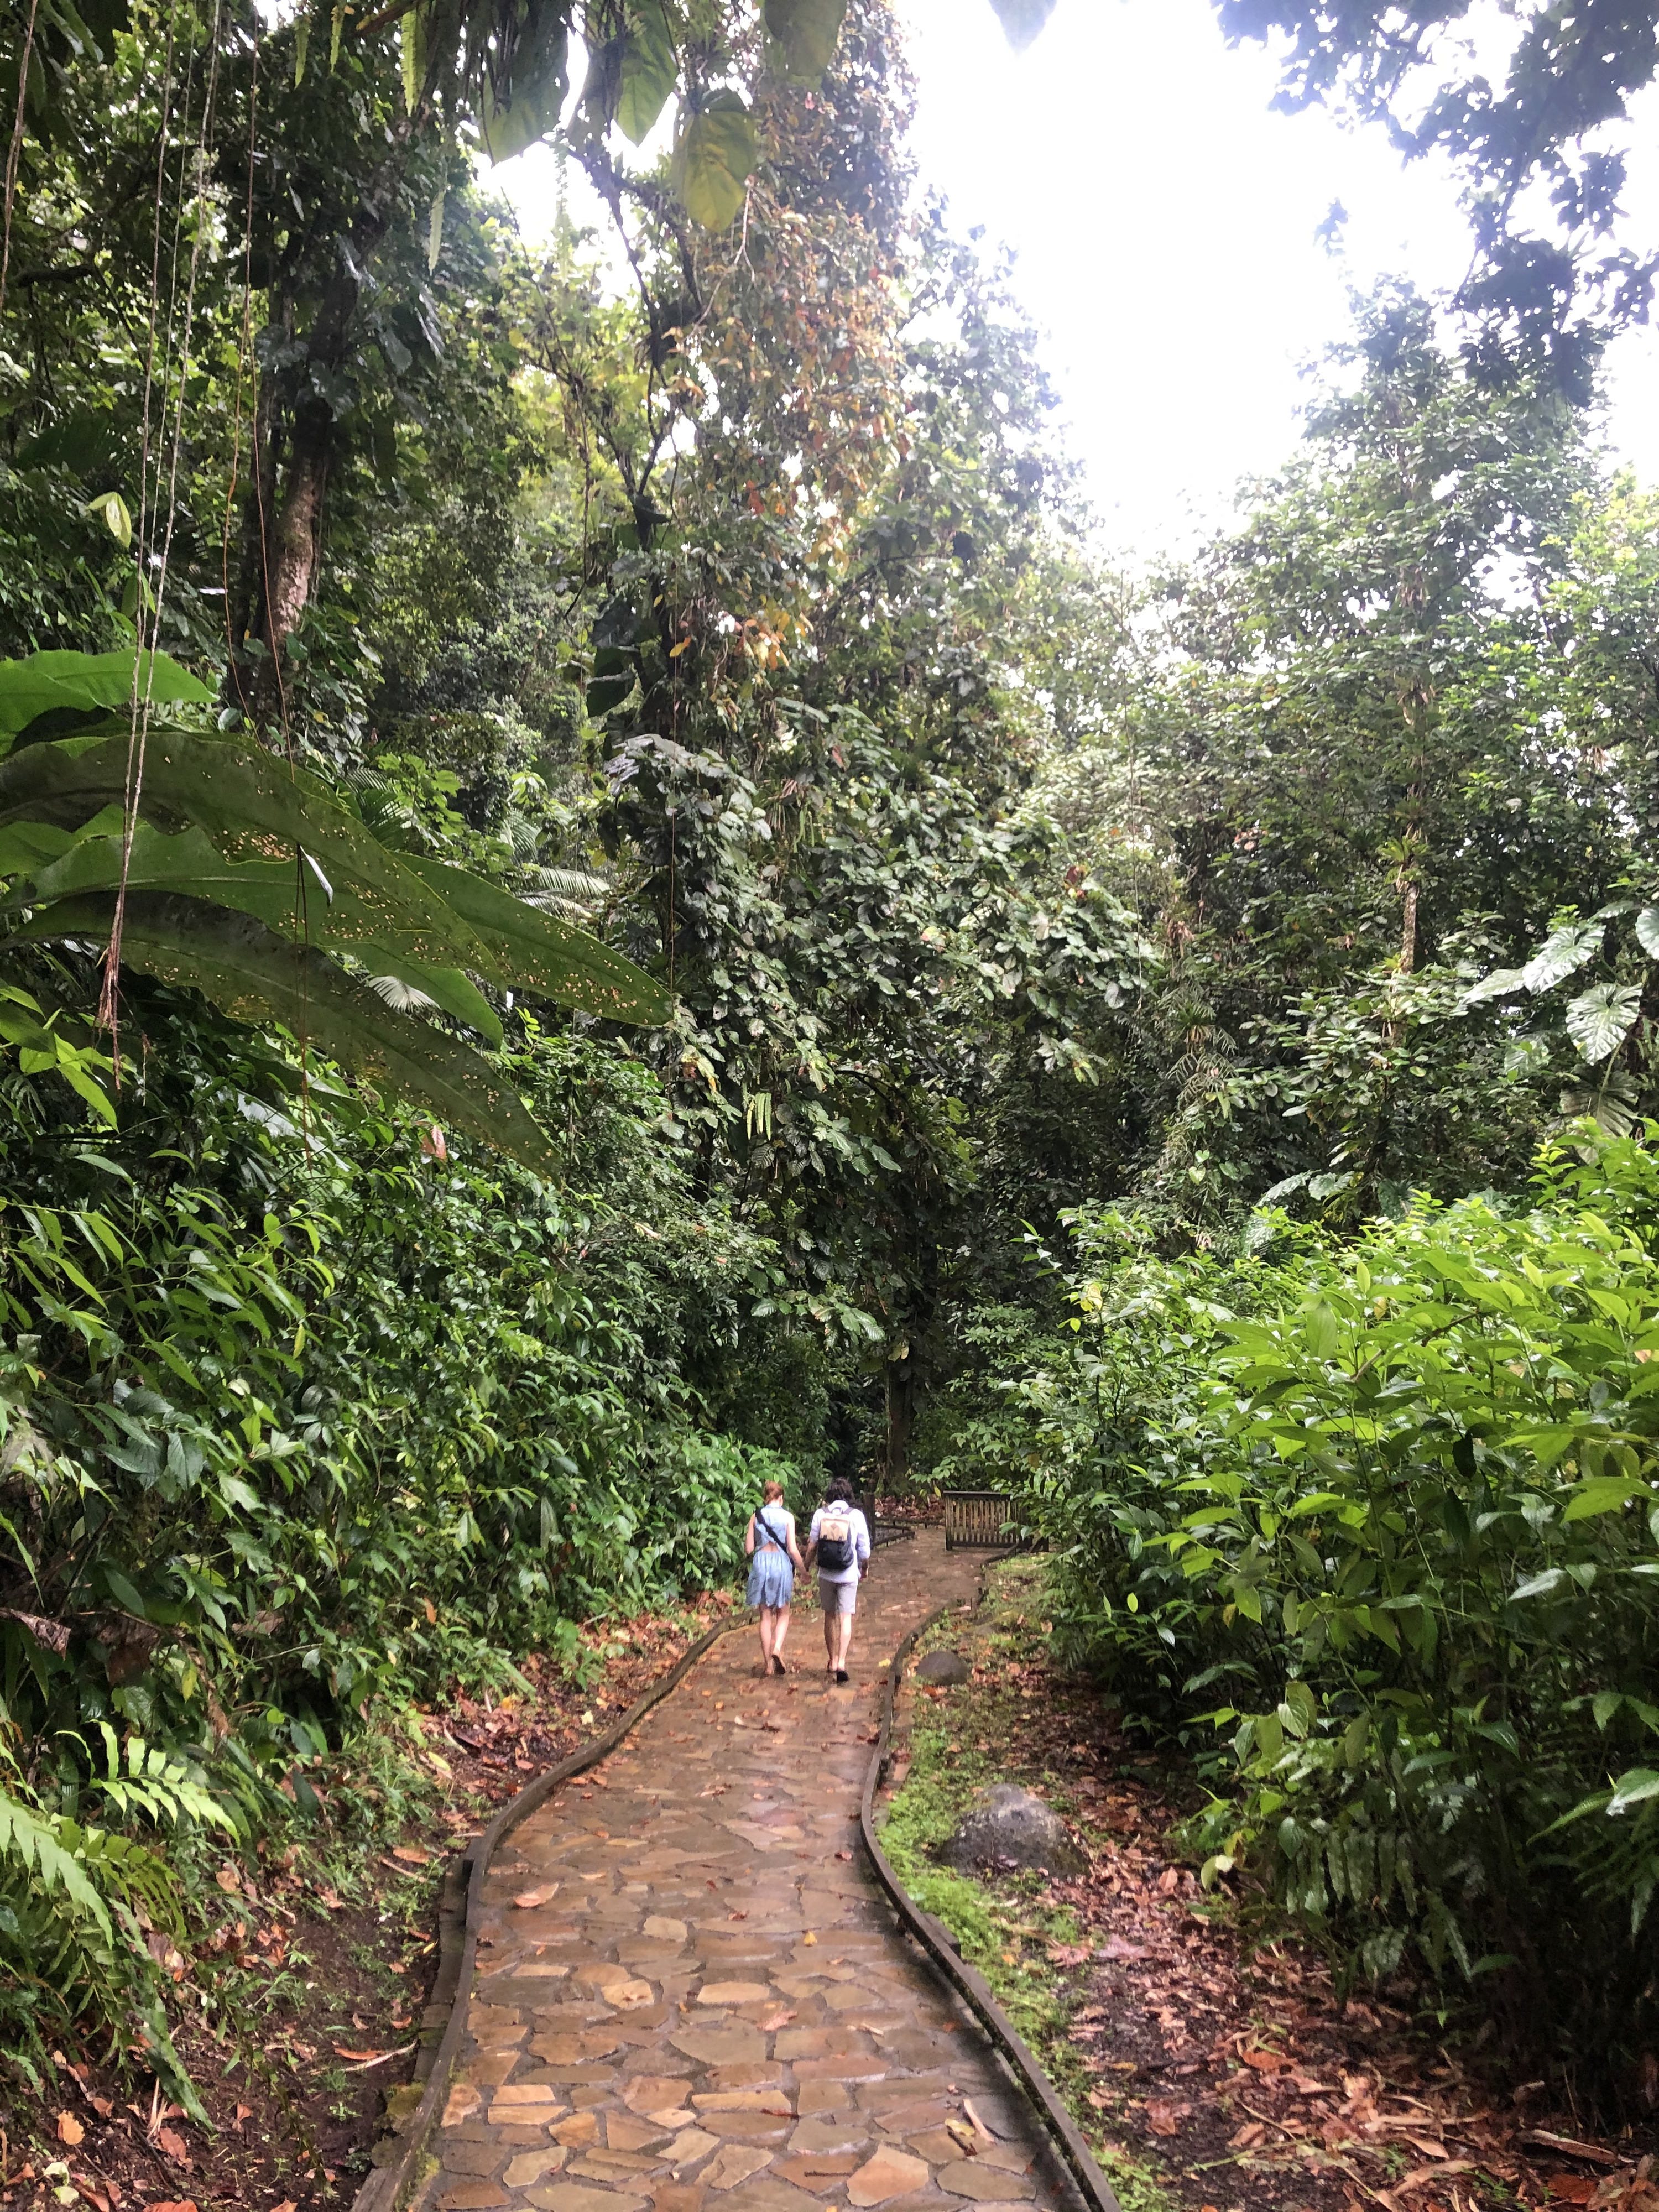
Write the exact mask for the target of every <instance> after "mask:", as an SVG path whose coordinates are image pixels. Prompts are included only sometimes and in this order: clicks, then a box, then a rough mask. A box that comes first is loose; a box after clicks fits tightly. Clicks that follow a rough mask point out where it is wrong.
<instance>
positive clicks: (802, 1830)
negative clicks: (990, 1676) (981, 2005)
mask: <svg viewBox="0 0 1659 2212" xmlns="http://www.w3.org/2000/svg"><path fill="white" fill-rule="evenodd" d="M979 1571H980V1570H979V1563H978V1562H977V1560H976V1559H975V1557H974V1555H972V1554H971V1553H970V1554H967V1555H965V1556H964V1555H963V1554H962V1553H946V1552H945V1549H944V1546H943V1541H942V1540H941V1538H940V1535H939V1532H938V1531H937V1530H931V1531H927V1532H925V1533H924V1534H921V1536H919V1537H918V1538H917V1539H916V1540H915V1541H914V1542H912V1543H905V1544H896V1545H891V1546H885V1547H883V1550H882V1552H881V1554H880V1556H879V1558H878V1560H877V1563H876V1571H875V1572H874V1573H873V1574H872V1577H870V1579H869V1581H868V1582H867V1583H866V1584H865V1585H864V1587H863V1589H861V1590H860V1613H859V1622H858V1630H857V1633H856V1637H855V1641H854V1654H853V1667H852V1674H853V1680H852V1683H851V1685H850V1686H848V1688H846V1689H844V1690H835V1689H832V1688H829V1686H827V1685H826V1682H825V1679H824V1675H823V1644H822V1641H821V1631H820V1628H819V1623H818V1620H817V1615H816V1614H812V1615H805V1614H798V1615H797V1617H796V1620H795V1623H794V1626H793V1634H792V1638H791V1643H790V1647H789V1651H788V1656H789V1658H790V1659H791V1661H792V1662H793V1663H794V1665H795V1666H796V1667H797V1668H799V1672H795V1673H792V1674H790V1675H789V1676H788V1677H787V1679H786V1680H778V1679H776V1678H774V1679H773V1680H770V1681H765V1680H761V1679H759V1678H758V1677H757V1675H756V1674H755V1668H756V1665H757V1659H758V1649H759V1647H758V1641H757V1638H756V1637H755V1636H754V1635H753V1634H752V1632H750V1633H743V1632H739V1633H738V1634H736V1635H732V1636H728V1637H726V1638H723V1639H722V1640H721V1641H720V1643H719V1644H716V1645H715V1646H714V1650H712V1651H711V1652H710V1653H709V1654H708V1657H707V1658H706V1659H704V1660H703V1661H702V1663H701V1664H700V1665H699V1666H698V1667H697V1668H696V1669H695V1670H694V1671H693V1672H692V1673H691V1674H690V1675H689V1676H688V1677H687V1679H686V1680H685V1681H684V1682H683V1683H682V1684H681V1685H680V1686H679V1688H678V1690H676V1691H675V1692H673V1694H672V1695H671V1697H669V1698H667V1699H665V1700H664V1701H663V1703H662V1704H661V1705H658V1706H657V1707H656V1708H655V1709H654V1710H653V1711H652V1712H650V1713H649V1714H647V1717H646V1718H645V1720H644V1721H643V1722H642V1723H641V1726H640V1728H639V1729H638V1730H637V1731H636V1733H635V1735H633V1736H631V1737H630V1738H629V1740H628V1741H627V1742H626V1743H625V1744H624V1745H623V1747H622V1748H621V1749H620V1750H618V1751H617V1752H616V1753H613V1754H612V1755H611V1758H610V1759H607V1760H606V1761H605V1765H603V1766H601V1767H599V1768H598V1769H596V1770H594V1771H592V1773H590V1774H588V1775H585V1776H583V1777H581V1778H579V1779H577V1780H575V1781H573V1782H570V1783H568V1784H565V1786H564V1787H563V1788H562V1789H561V1790H559V1791H558V1792H557V1793H556V1795H555V1796H553V1797H552V1798H550V1800H549V1802H547V1803H546V1804H545V1805H544V1806H543V1807H541V1808H539V1810H538V1811H537V1812H536V1813H535V1814H533V1815H532V1817H531V1818H530V1820H527V1821H526V1823H525V1824H524V1826H522V1827H520V1828H519V1829H517V1830H516V1831H515V1832H513V1834H512V1835H511V1836H509V1837H508V1838H507V1843H506V1844H505V1845H504V1846H503V1849H502V1852H501V1857H499V1858H498V1859H497V1861H496V1863H495V1869H494V1870H493V1875H492V1880H491V1883H490V1887H489V1893H488V1910H487V1912H486V1916H485V1923H484V1925H483V1929H482V1930H481V1936H480V1948H479V1954H478V1955H479V1963H478V1972H477V1981H476V1983H475V1984H474V1987H473V1990H472V1995H471V2012H470V2016H469V2021H468V2028H469V2039H468V2044H467V2047H466V2051H465V2055H464V2057H463V2058H462V2060H461V2062H460V2063H459V2067H458V2069H457V2071H456V2075H455V2077H454V2086H453V2088H452V2090H451V2093H450V2096H449V2100H448V2105H447V2109H446V2111H445V2113H444V2118H443V2128H442V2133H441V2138H440V2141H439V2143H438V2146H437V2148H438V2149H439V2152H440V2154H441V2158H442V2162H443V2170H442V2172H441V2174H440V2175H439V2176H438V2177H437V2179H436V2180H435V2183H434V2184H433V2186H432V2189H431V2191H430V2192H429V2193H428V2197H427V2198H426V2200H425V2201H426V2202H427V2203H430V2204H433V2205H441V2206H442V2207H444V2208H446V2212H467V2209H468V2208H471V2207H474V2206H479V2207H483V2206H492V2205H512V2206H520V2205H534V2206H536V2207H538V2208H540V2212H647V2205H649V2206H651V2207H653V2208H654V2212H825V2208H828V2207H831V2206H833V2207H837V2208H838V2207H841V2206H845V2205H851V2206H854V2207H858V2208H865V2207H870V2206H875V2205H881V2206H884V2207H885V2208H887V2212H968V2208H969V2204H970V2203H972V2202H975V2201H978V2202H981V2203H984V2202H987V2201H994V2202H1002V2201H1007V2202H1009V2203H1010V2212H1054V2208H1056V2207H1057V2206H1058V2205H1059V2204H1060V2203H1061V2202H1062V2199H1064V2200H1065V2201H1066V2202H1067V2203H1075V2202H1076V2200H1075V2198H1074V2197H1073V2193H1072V2192H1071V2191H1070V2189H1069V2186H1068V2185H1067V2184H1066V2181H1065V2180H1064V2179H1062V2178H1061V2176H1060V2172H1058V2170H1057V2169H1056V2167H1055V2166H1054V2164H1053V2162H1052V2160H1051V2154H1049V2153H1048V2149H1047V2147H1046V2144H1045V2142H1043V2141H1042V2137H1041V2134H1040V2130H1038V2128H1037V2126H1036V2122H1035V2121H1034V2120H1032V2119H1031V2118H1030V2115H1029V2111H1028V2108H1027V2107H1026V2106H1024V2104H1023V2102H1022V2101H1021V2100H1019V2099H1018V2097H1017V2096H1016V2095H1015V2094H1014V2093H1013V2092H1012V2087H1010V2085H1009V2082H1008V2079H1007V2077H1006V2075H1004V2074H1002V2072H1001V2071H1000V2068H999V2067H998V2065H997V2063H996V2062H995V2061H994V2058H993V2057H992V2055H991V2053H990V2051H989V2050H988V2048H987V2045H985V2043H984V2042H983V2041H982V2040H981V2037H980V2035H979V2034H978V2033H977V2031H976V2030H975V2028H974V2027H973V2026H972V2025H971V2023H970V2020H969V2015H967V2014H966V2013H965V2012H963V2011H960V2010H959V2009H958V2008H957V2006H956V2004H955V2002H954V2001H953V2000H952V1999H951V1996H949V1995H948V1993H947V1992H946V1990H945V1988H944V1986H943V1985H942V1984H940V1983H939V1982H938V1981H936V1980H935V1978H933V1975H932V1974H931V1973H930V1972H929V1971H928V1970H927V1966H926V1965H925V1964H924V1962H923V1960H922V1959H921V1955H920V1954H919V1953H918V1952H917V1951H916V1950H915V1948H913V1947H911V1946H910V1945H908V1944H907V1943H906V1942H903V1941H902V1940H901V1938H900V1937H899V1936H898V1935H897V1934H896V1932H895V1927H894V1922H893V1918H892V1915H891V1912H890V1908H889V1907H888V1906H887V1905H886V1904H885V1902H884V1899H882V1897H881V1893H880V1892H879V1891H878V1888H877V1887H876V1885H875V1882H874V1880H873V1877H872V1875H870V1874H869V1872H868V1870H867V1868H866V1863H865V1860H864V1855H863V1852H862V1850H860V1846H859V1841H858V1837H859V1830H858V1817H857V1816H858V1803H859V1797H860V1792H861V1790H862V1787H863V1780H864V1774H865V1770H866V1764H867V1761H868V1759H869V1756H870V1741H871V1738H872V1733H873V1730H874V1729H875V1726H876V1717H877V1714H878V1699H879V1692H880V1682H881V1676H882V1674H883V1673H884V1670H885V1668H886V1666H887V1663H888V1662H889V1660H890V1658H891V1656H892V1654H893V1651H894V1650H895V1649H896V1646H897V1644H898V1643H899V1642H900V1640H901V1639H902V1637H903V1636H904V1635H905V1633H906V1632H908V1630H909V1629H910V1628H911V1627H913V1626H915V1623H916V1622H917V1621H918V1620H921V1619H922V1618H923V1617H924V1616H925V1615H926V1614H927V1613H930V1612H932V1611H933V1608H934V1607H936V1606H939V1605H940V1604H943V1603H944V1602H945V1601H947V1600H949V1599H951V1598H956V1597H965V1596H969V1595H971V1594H972V1592H973V1590H974V1588H975V1583H976V1582H977V1579H978V1575H979Z"/></svg>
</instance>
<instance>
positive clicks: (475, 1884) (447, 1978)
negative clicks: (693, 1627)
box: [351, 1614, 1115, 2212]
mask: <svg viewBox="0 0 1659 2212" xmlns="http://www.w3.org/2000/svg"><path fill="white" fill-rule="evenodd" d="M747 1626H749V1620H748V1616H747V1615H746V1614H744V1615H742V1616H740V1617H739V1618H738V1620H723V1621H721V1622H720V1624H719V1625H718V1626H716V1627H714V1628H711V1629H709V1630H708V1632H707V1633H706V1634H704V1635H702V1636H700V1637H699V1638H697V1640H696V1643H695V1644H690V1646H688V1648H687V1649H686V1650H684V1651H683V1652H682V1653H681V1654H680V1656H679V1657H678V1659H677V1660H676V1661H675V1662H674V1664H673V1665H672V1666H671V1668H669V1670H668V1672H667V1673H666V1674H665V1675H664V1676H663V1677H662V1678H661V1680H659V1681H656V1682H653V1684H652V1685H651V1686H650V1688H649V1689H648V1690H647V1692H645V1694H644V1696H643V1697H641V1698H640V1699H637V1700H636V1701H635V1703H634V1704H633V1705H630V1706H629V1708H628V1711H626V1712H625V1713H623V1715H622V1717H621V1718H620V1719H618V1720H615V1721H613V1722H612V1723H611V1726H610V1727H609V1728H608V1729H605V1731H604V1733H603V1734H602V1735H596V1736H594V1737H593V1738H592V1740H591V1741H588V1742H586V1743H585V1744H582V1745H580V1746H579V1747H578V1748H577V1749H576V1750H574V1751H573V1752H572V1753H570V1755H569V1757H568V1759H561V1760H560V1761H559V1763H558V1765H556V1766H550V1767H548V1768H547V1769H546V1770H545V1771H544V1772H543V1773H541V1774H538V1776H537V1777H536V1778H535V1780H534V1781H533V1782H529V1783H526V1784H525V1786H524V1788H523V1789H522V1790H520V1792H519V1794H518V1796H516V1797H514V1798H513V1800H512V1802H510V1803H508V1804H507V1805H504V1806H503V1807H502V1808H501V1811H500V1812H499V1813H497V1814H496V1815H495V1819H494V1820H492V1821H491V1822H490V1823H489V1826H488V1827H487V1828H486V1829H485V1830H484V1831H483V1834H482V1835H480V1836H477V1837H475V1838H474V1839H473V1841H472V1844H471V1846H470V1847H469V1848H468V1850H465V1851H464V1852H463V1853H462V1854H461V1855H460V1857H459V1862H458V1864H459V1869H460V1870H461V1871H462V1872H464V1873H465V1875H466V1877H467V1885H466V1911H465V1919H464V1920H463V1921H461V1922H460V1923H459V1927H458V1926H457V1923H456V1921H455V1919H454V1918H453V1917H451V1916H448V1915H445V1916H444V1917H443V1918H442V1919H441V1922H440V1939H441V1948H440V1951H439V1961H438V1975H437V1980H436V1982H435V1984H434V1990H435V1994H440V1995H447V1996H448V2002H449V2018H448V2021H447V2022H446V2024H445V2027H444V2032H443V2036H442V2039H441V2041H440V2043H439V2045H438V2048H437V2051H436V2054H435V2057H434V2058H433V2060H432V2064H431V2070H430V2072H429V2073H428V2075H426V2076H425V2084H426V2086H425V2088H424V2090H423V2092H422V2097H421V2101H420V2103H419V2105H418V2106H416V2111H415V2115H414V2118H412V2119H411V2120H410V2123H409V2124H408V2126H407V2128H406V2129H405V2130H403V2148H402V2150H401V2151H400V2153H399V2154H398V2158H397V2160H395V2162H394V2163H393V2164H392V2165H391V2166H380V2167H379V2168H377V2169H376V2171H375V2172H373V2173H371V2174H370V2175H369V2177H368V2180H367V2181H365V2182H364V2184H363V2185H362V2188H361V2189H360V2190H359V2191H357V2194H356V2197H354V2199H353V2200H352V2206H351V2212H405V2207H407V2206H408V2205H409V2204H410V2202H411V2201H412V2199H413V2198H414V2197H415V2195H416V2191H418V2190H419V2189H420V2188H421V2186H422V2185H423V2184H424V2183H425V2182H426V2181H427V2180H428V2179H429V2178H430V2174H431V2172H432V2171H433V2161H432V2160H431V2158H430V2155H429V2152H428V2145H429V2144H430V2142H431V2141H432V2136H433V2131H434V2130H435V2128H436V2126H437V2124H438V2117H439V2115H440V2113H441V2112H442V2111H443V2108H444V2100H445V2098H446V2096H447V2093H448V2090H449V2081H450V2076H451V2075H453V2072H454V2070H455V2061H456V2059H457V2057H459V2054H460V2049H461V2045H462V2044H463V2042H464V2041H465V2037H466V2019H467V2007H468V2004H469V2002H470V2001H471V1994H472V1979H473V1970H474V1967H475V1966H476V1965H477V1954H478V1908H479V1905H480V1904H481V1903H482V1900H483V1886H484V1882H485V1881H486V1879H487V1878H488V1876H489V1863H490V1861H491V1859H492V1858H493V1857H495V1852H496V1851H497V1850H499V1848H500V1847H501V1843H502V1842H503V1840H504V1839H505V1838H507V1836H509V1835H510V1834H511V1833H512V1832H513V1829H514V1828H516V1827H518V1826H519V1825H520V1822H522V1821H524V1820H528V1818H529V1817H530V1815H531V1814H532V1813H533V1812H534V1811H535V1810H536V1808H537V1807H538V1805H540V1804H541V1803H542V1802H544V1799H546V1798H548V1797H550V1796H552V1794H553V1792H554V1790H556V1789H557V1788H558V1787H559V1785H560V1784H561V1783H562V1782H568V1780H569V1779H570V1778H571V1777H572V1776H573V1775H575V1774H580V1773H582V1772H584V1771H586V1768H588V1767H590V1766H597V1765H599V1762H600V1761H601V1760H602V1759H608V1758H609V1757H610V1755H611V1753H612V1752H613V1751H615V1750H616V1749H617V1747H618V1745H619V1744H621V1743H623V1741H625V1740H626V1739H627V1738H628V1736H629V1735H631V1734H632V1733H633V1730H634V1729H635V1728H636V1727H637V1726H638V1724H639V1723H640V1722H641V1720H643V1719H644V1717H645V1716H646V1714H647V1713H648V1712H649V1711H650V1710H651V1708H652V1707H653V1705H659V1704H660V1703H661V1701H662V1699H664V1698H665V1697H666V1696H667V1695H668V1694H669V1692H670V1691H671V1690H674V1689H678V1686H679V1685H680V1684H681V1682H683V1681H684V1679H685V1677H686V1676H687V1675H688V1674H690V1671H691V1669H692V1668H693V1667H695V1666H696V1663H697V1662H698V1660H699V1659H701V1658H702V1656H703V1654H704V1653H705V1652H706V1651H708V1650H711V1649H712V1648H713V1646H714V1644H718V1643H719V1641H720V1638H721V1637H723V1636H728V1635H730V1634H731V1632H732V1630H733V1629H737V1628H745V1627H747ZM912 1640H913V1641H914V1639H912ZM456 1934H460V1935H461V1936H462V1942H461V1945H460V1952H459V1959H457V1958H456V1956H455V1953H454V1950H453V1948H452V1946H453V1937H454V1936H455V1935H456ZM444 1936H449V1938H450V1942H448V1943H445V1942H443V1941H442V1939H443V1937H444ZM417 2075H418V2066H417ZM1112 2212H1115V2207H1114V2208H1112Z"/></svg>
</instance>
